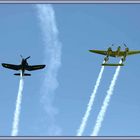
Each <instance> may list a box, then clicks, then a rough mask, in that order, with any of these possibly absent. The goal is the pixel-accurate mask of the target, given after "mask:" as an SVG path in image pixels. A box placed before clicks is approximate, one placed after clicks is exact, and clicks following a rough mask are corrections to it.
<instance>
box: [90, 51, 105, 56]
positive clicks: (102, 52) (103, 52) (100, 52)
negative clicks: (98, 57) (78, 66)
mask: <svg viewBox="0 0 140 140" xmlns="http://www.w3.org/2000/svg"><path fill="white" fill-rule="evenodd" d="M89 51H90V52H92V53H97V54H102V55H106V54H107V51H103V50H89Z"/></svg>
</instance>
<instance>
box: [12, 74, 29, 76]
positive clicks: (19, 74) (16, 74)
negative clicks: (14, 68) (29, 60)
mask: <svg viewBox="0 0 140 140" xmlns="http://www.w3.org/2000/svg"><path fill="white" fill-rule="evenodd" d="M14 75H16V76H20V73H15V74H14ZM23 76H31V74H29V73H24V75H23Z"/></svg>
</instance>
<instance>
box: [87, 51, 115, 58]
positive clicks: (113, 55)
mask: <svg viewBox="0 0 140 140" xmlns="http://www.w3.org/2000/svg"><path fill="white" fill-rule="evenodd" d="M89 51H90V52H92V53H97V54H101V55H107V51H104V50H89ZM109 56H112V57H116V53H115V51H112V52H111V54H110V55H109Z"/></svg>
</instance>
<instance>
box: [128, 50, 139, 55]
mask: <svg viewBox="0 0 140 140" xmlns="http://www.w3.org/2000/svg"><path fill="white" fill-rule="evenodd" d="M139 53H140V51H129V52H128V53H127V55H133V54H139Z"/></svg>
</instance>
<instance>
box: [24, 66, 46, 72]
mask: <svg viewBox="0 0 140 140" xmlns="http://www.w3.org/2000/svg"><path fill="white" fill-rule="evenodd" d="M45 66H46V65H31V66H27V68H26V70H28V71H33V70H39V69H43V68H44V67H45Z"/></svg>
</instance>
